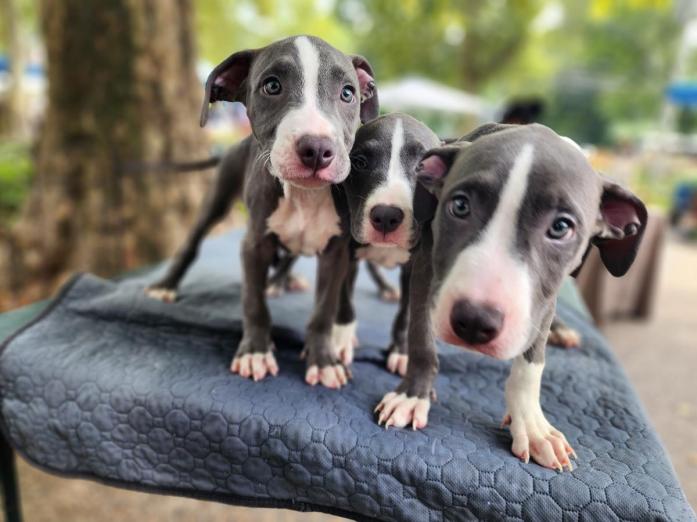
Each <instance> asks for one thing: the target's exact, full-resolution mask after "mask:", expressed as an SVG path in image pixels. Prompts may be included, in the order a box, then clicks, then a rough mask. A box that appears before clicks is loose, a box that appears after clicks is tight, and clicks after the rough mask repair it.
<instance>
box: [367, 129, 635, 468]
mask: <svg viewBox="0 0 697 522" xmlns="http://www.w3.org/2000/svg"><path fill="white" fill-rule="evenodd" d="M418 178H419V181H420V182H421V183H422V184H423V186H425V187H428V191H427V190H425V189H420V188H419V189H417V193H416V195H415V202H414V208H415V214H416V217H417V220H419V222H421V223H422V235H421V239H420V244H419V247H418V249H417V251H416V253H415V254H414V257H413V259H412V263H413V270H412V277H411V307H410V312H411V313H410V317H409V332H408V345H409V367H408V369H407V375H406V377H405V378H404V380H403V381H402V383H401V384H400V385H399V386H398V388H397V389H396V391H394V392H391V393H388V394H387V395H386V396H385V397H384V398H383V400H382V401H381V402H380V404H379V405H378V407H377V411H379V412H380V417H379V422H385V424H386V426H390V425H394V426H400V427H403V426H406V425H408V424H412V425H413V427H414V428H415V429H416V428H423V427H424V426H426V422H427V418H428V411H429V407H430V397H431V396H432V394H433V379H434V377H435V375H436V373H437V371H438V359H437V356H436V350H435V345H434V337H438V338H440V339H443V340H444V341H446V342H448V343H451V344H455V345H459V346H462V347H465V348H468V349H471V350H475V351H477V352H480V353H483V354H485V355H489V356H491V357H495V358H497V359H513V366H512V368H511V373H510V376H509V378H508V380H507V382H506V389H505V399H506V414H505V417H504V423H505V424H508V425H510V430H511V435H512V437H513V445H512V450H513V453H514V454H515V455H516V456H518V457H519V458H521V459H522V460H524V461H526V462H527V461H528V459H529V458H530V457H532V458H533V460H535V461H536V462H537V463H538V464H541V465H543V466H545V467H550V468H557V469H560V468H561V467H562V466H566V465H568V466H569V467H570V466H571V464H570V461H569V457H568V456H569V455H572V454H573V450H572V449H571V446H569V444H568V442H567V441H566V439H565V437H564V435H562V434H561V433H560V432H559V431H557V430H556V429H555V428H554V427H553V426H551V425H550V424H549V422H548V421H547V419H546V418H545V416H544V414H543V413H542V409H541V407H540V383H541V379H542V370H543V368H544V348H545V341H546V339H547V335H548V333H549V327H550V324H551V322H552V318H553V317H554V309H555V303H556V294H557V291H558V289H559V286H560V284H561V282H562V279H563V277H564V276H565V275H566V274H570V273H572V272H574V271H575V270H576V269H577V268H578V267H579V266H580V265H581V263H582V260H583V257H584V254H585V253H586V252H587V250H588V248H589V245H590V244H595V245H596V246H597V247H598V249H599V250H600V255H601V258H602V260H603V262H604V264H605V266H606V267H607V268H608V270H609V271H610V272H611V273H612V274H613V275H615V276H620V275H623V274H624V273H625V272H626V271H627V270H628V269H629V267H630V265H631V264H632V262H633V261H634V257H635V256H636V252H637V249H638V247H639V243H640V241H641V237H642V235H643V232H644V229H645V226H646V218H647V215H646V209H645V207H644V205H643V204H642V203H641V202H640V201H639V200H638V199H637V198H636V197H634V196H633V195H632V194H630V193H629V192H627V191H625V190H624V189H622V188H620V187H619V186H617V185H615V184H612V183H609V182H607V181H603V180H602V179H601V178H600V176H598V174H597V173H595V172H594V171H593V169H592V168H591V166H590V165H589V164H588V162H587V160H586V158H585V157H584V156H583V154H582V153H581V152H580V150H579V148H578V147H577V146H576V145H575V144H573V142H570V140H567V139H564V138H561V137H560V136H558V135H557V134H555V133H554V132H553V131H552V130H550V129H548V128H547V127H544V126H541V125H530V126H520V127H518V126H505V125H488V126H484V127H480V128H479V129H477V130H476V131H474V132H473V133H472V134H470V135H469V136H467V137H465V138H464V139H463V141H462V142H460V143H456V144H453V145H451V146H446V147H442V148H437V149H433V150H431V151H429V152H428V153H427V154H426V156H425V157H424V159H423V160H422V162H421V164H420V167H419V170H418Z"/></svg>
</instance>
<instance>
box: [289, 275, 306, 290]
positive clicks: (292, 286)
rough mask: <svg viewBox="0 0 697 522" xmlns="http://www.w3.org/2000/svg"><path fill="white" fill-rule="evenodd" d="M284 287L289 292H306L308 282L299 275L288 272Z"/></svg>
mask: <svg viewBox="0 0 697 522" xmlns="http://www.w3.org/2000/svg"><path fill="white" fill-rule="evenodd" d="M286 289H287V290H288V291H289V292H307V291H308V290H309V289H310V283H309V282H308V280H307V279H305V278H304V277H303V276H301V275H298V274H290V275H289V276H288V281H287V282H286Z"/></svg>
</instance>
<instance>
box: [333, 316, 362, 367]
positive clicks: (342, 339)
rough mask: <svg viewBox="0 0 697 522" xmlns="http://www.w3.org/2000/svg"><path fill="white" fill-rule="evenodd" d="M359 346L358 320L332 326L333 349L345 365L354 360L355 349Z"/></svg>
mask: <svg viewBox="0 0 697 522" xmlns="http://www.w3.org/2000/svg"><path fill="white" fill-rule="evenodd" d="M356 346H358V338H357V337H356V321H353V322H352V323H348V324H334V326H332V351H333V353H334V356H335V357H336V358H337V359H339V360H340V361H341V362H342V364H343V365H344V366H348V365H350V364H351V363H352V362H353V350H354V349H355V348H356Z"/></svg>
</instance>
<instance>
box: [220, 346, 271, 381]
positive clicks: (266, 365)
mask: <svg viewBox="0 0 697 522" xmlns="http://www.w3.org/2000/svg"><path fill="white" fill-rule="evenodd" d="M230 371H231V372H232V373H236V374H238V375H239V376H240V377H244V378H245V379H247V378H249V377H251V378H252V379H254V381H260V380H262V379H263V378H264V377H266V376H267V375H272V376H274V377H275V376H276V375H278V363H277V362H276V358H275V357H274V356H273V353H271V352H270V351H269V352H266V353H245V354H242V355H236V356H235V358H234V359H233V360H232V364H231V365H230Z"/></svg>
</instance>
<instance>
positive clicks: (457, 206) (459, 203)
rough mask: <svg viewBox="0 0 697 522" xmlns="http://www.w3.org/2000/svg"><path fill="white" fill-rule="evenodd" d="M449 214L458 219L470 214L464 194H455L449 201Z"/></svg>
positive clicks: (468, 203) (467, 200)
mask: <svg viewBox="0 0 697 522" xmlns="http://www.w3.org/2000/svg"><path fill="white" fill-rule="evenodd" d="M449 209H450V213H451V214H452V215H453V216H455V217H456V218H458V219H465V218H466V217H467V216H469V213H470V199H469V198H468V197H467V196H465V195H464V194H457V195H456V196H453V199H451V200H450V206H449Z"/></svg>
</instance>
